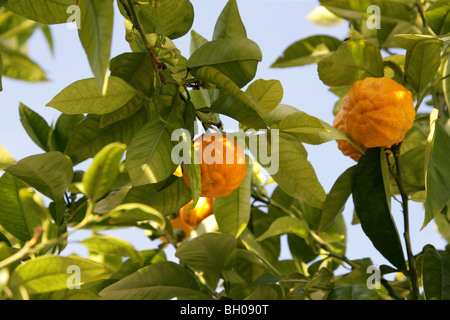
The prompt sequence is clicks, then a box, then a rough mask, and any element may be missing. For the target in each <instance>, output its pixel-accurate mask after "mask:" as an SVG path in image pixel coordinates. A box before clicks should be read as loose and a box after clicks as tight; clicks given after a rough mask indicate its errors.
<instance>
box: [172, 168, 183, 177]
mask: <svg viewBox="0 0 450 320" xmlns="http://www.w3.org/2000/svg"><path fill="white" fill-rule="evenodd" d="M173 175H174V176H177V177H182V176H183V170H181V166H178V167H177V169H176V170H175V171H174V172H173Z"/></svg>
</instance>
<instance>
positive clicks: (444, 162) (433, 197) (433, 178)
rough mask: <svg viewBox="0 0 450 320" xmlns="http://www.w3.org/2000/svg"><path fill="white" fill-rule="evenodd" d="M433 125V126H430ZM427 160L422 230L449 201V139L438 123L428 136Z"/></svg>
mask: <svg viewBox="0 0 450 320" xmlns="http://www.w3.org/2000/svg"><path fill="white" fill-rule="evenodd" d="M432 125H433V124H432ZM429 139H431V140H429V147H430V148H431V149H430V151H429V152H430V153H429V159H428V162H426V163H425V166H426V167H425V168H426V173H425V190H426V193H427V200H426V202H425V221H424V223H423V226H422V228H424V227H425V226H426V225H427V224H428V223H429V222H430V221H431V220H432V219H433V218H434V217H435V216H436V215H437V214H439V213H440V212H441V211H442V209H443V208H444V207H445V205H446V204H447V203H448V202H449V199H450V159H449V157H448V156H446V155H448V154H449V152H450V138H449V135H448V134H447V132H446V131H445V130H444V129H443V128H442V126H441V125H440V123H438V122H435V123H434V130H432V131H431V133H430V136H429Z"/></svg>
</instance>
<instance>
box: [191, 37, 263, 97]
mask: <svg viewBox="0 0 450 320" xmlns="http://www.w3.org/2000/svg"><path fill="white" fill-rule="evenodd" d="M261 60H262V53H261V50H260V48H259V46H258V45H257V44H256V43H255V42H254V41H252V40H249V39H246V38H233V39H223V40H214V41H210V42H206V43H205V44H203V45H202V46H201V47H199V48H198V49H197V50H196V51H194V52H193V53H192V55H191V56H190V58H189V60H188V62H187V64H186V66H187V67H188V68H191V69H196V68H201V67H204V66H213V67H214V68H216V69H217V70H219V71H220V72H221V73H223V74H224V75H225V76H227V77H228V78H230V79H231V80H233V82H234V83H236V85H237V86H238V87H240V88H241V87H243V86H244V85H246V84H247V83H248V82H249V81H250V80H251V79H253V77H254V76H255V73H256V67H257V63H258V61H261Z"/></svg>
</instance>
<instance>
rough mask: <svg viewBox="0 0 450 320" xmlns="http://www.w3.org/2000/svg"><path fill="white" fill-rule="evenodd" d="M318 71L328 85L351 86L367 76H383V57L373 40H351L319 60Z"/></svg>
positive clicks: (321, 78)
mask: <svg viewBox="0 0 450 320" xmlns="http://www.w3.org/2000/svg"><path fill="white" fill-rule="evenodd" d="M318 72H319V78H320V80H322V81H323V83H324V84H326V85H328V86H333V87H342V86H349V85H352V84H353V83H354V82H355V81H357V80H362V79H364V78H366V77H382V76H383V74H384V67H383V58H382V57H381V53H380V50H379V49H378V48H377V47H376V46H375V45H374V44H372V43H371V42H369V41H366V40H362V39H357V40H349V41H347V42H344V43H343V44H342V45H341V46H339V48H338V49H337V51H336V52H335V53H333V54H332V55H331V56H329V57H326V58H324V59H322V60H321V61H320V62H319V65H318Z"/></svg>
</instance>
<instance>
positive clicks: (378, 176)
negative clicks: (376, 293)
mask: <svg viewBox="0 0 450 320" xmlns="http://www.w3.org/2000/svg"><path fill="white" fill-rule="evenodd" d="M381 153H382V151H381V149H380V148H371V149H368V150H367V151H366V154H365V155H362V156H361V158H360V160H359V162H358V164H357V165H356V166H355V169H354V172H353V180H352V195H353V203H354V205H355V210H356V214H357V216H358V218H359V220H360V222H361V227H362V229H363V231H364V233H365V234H366V235H367V236H368V237H369V239H370V240H371V241H372V243H373V245H374V246H375V248H376V249H377V250H378V251H379V252H380V253H381V254H382V255H383V256H384V257H385V258H386V259H387V260H388V261H389V262H391V263H392V264H393V265H394V266H395V267H397V268H399V269H400V270H405V269H406V266H405V260H404V256H403V250H402V245H401V242H400V238H399V235H398V231H397V228H396V226H395V223H394V220H393V219H392V216H391V213H390V209H389V207H390V206H389V203H388V202H387V199H386V192H387V191H389V190H387V191H386V190H385V187H384V180H383V173H382V164H381V160H380V159H382V158H381ZM383 156H384V155H383ZM384 161H385V160H384Z"/></svg>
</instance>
